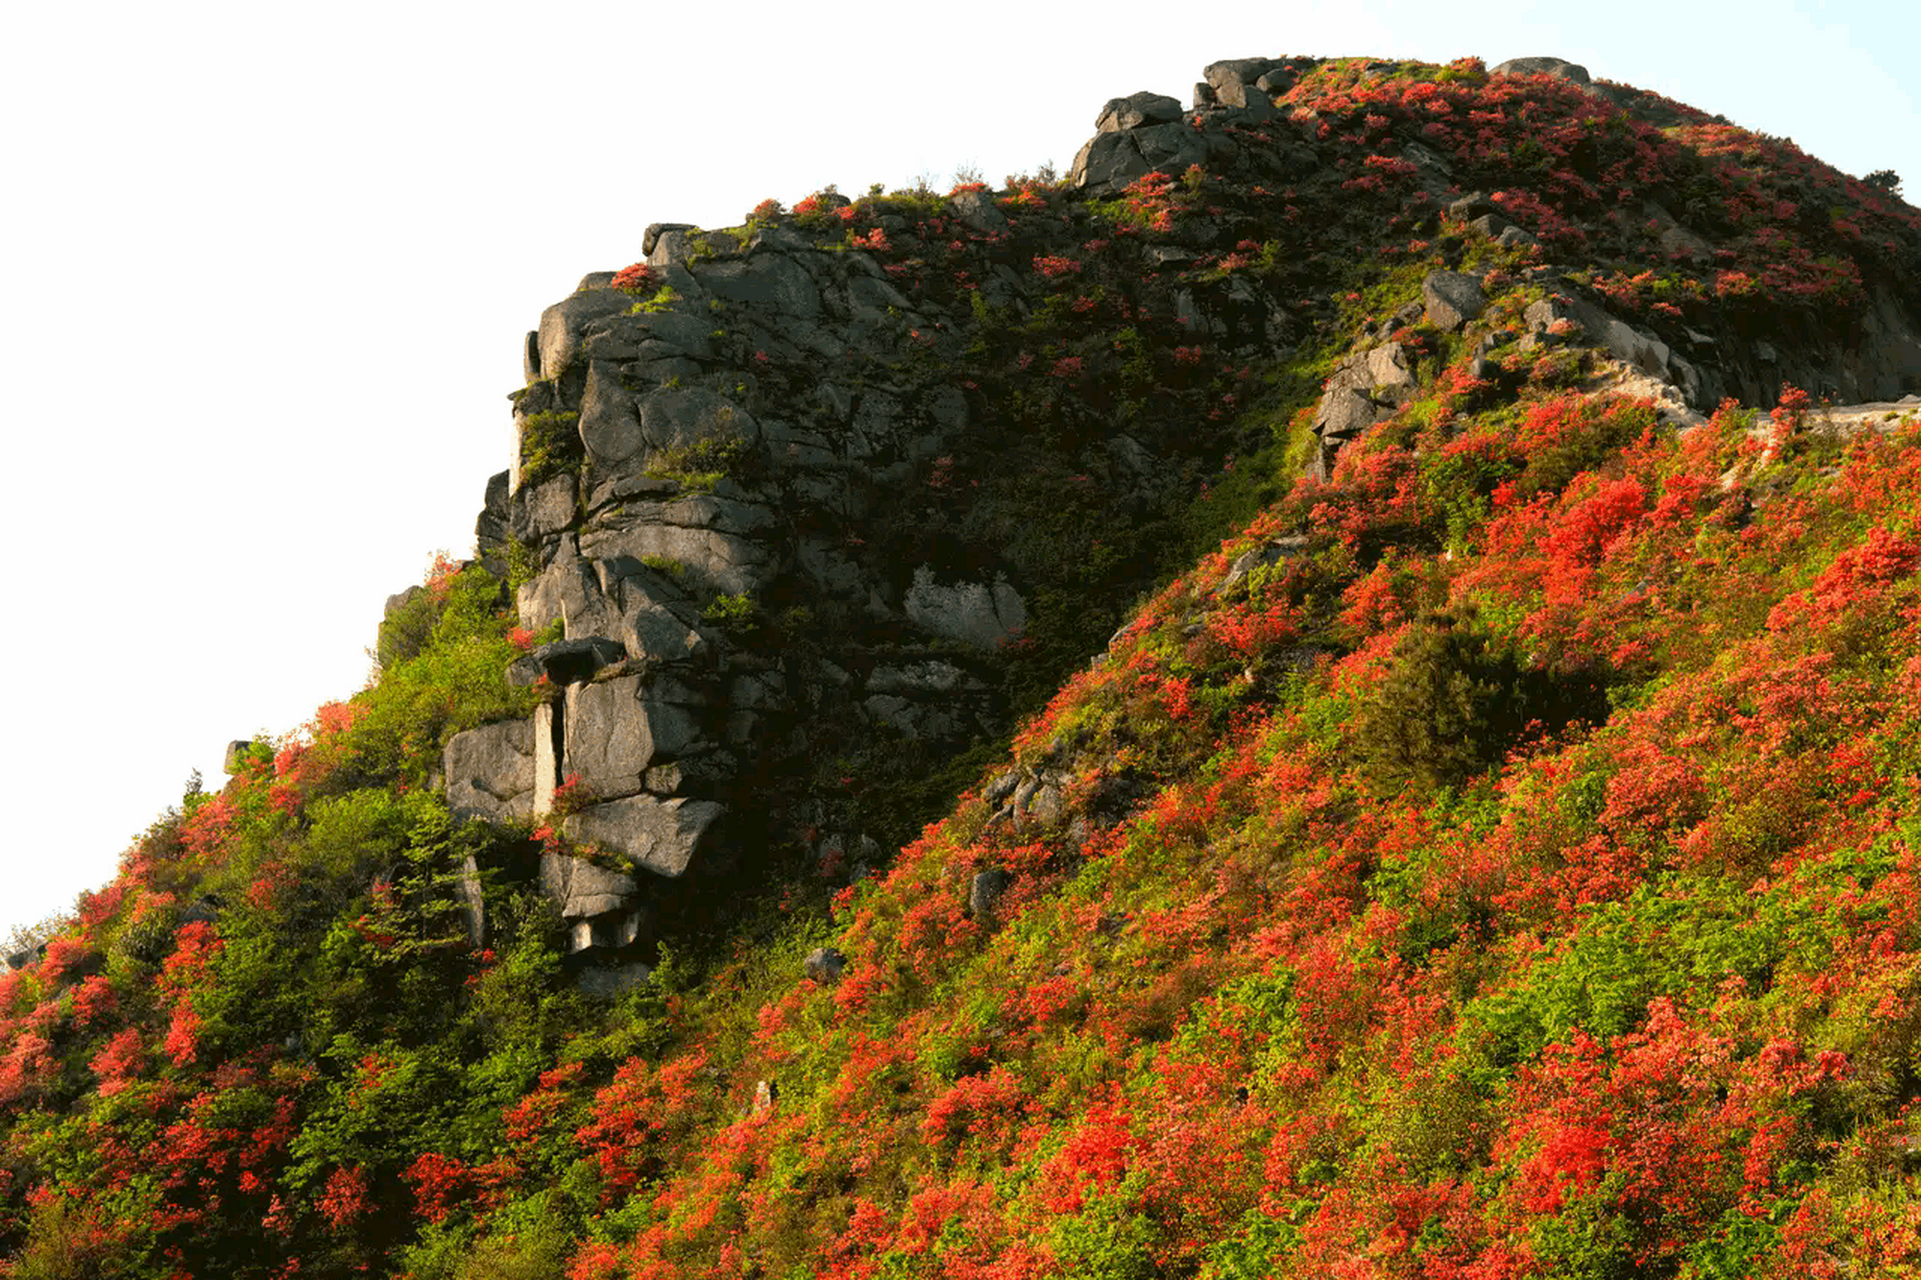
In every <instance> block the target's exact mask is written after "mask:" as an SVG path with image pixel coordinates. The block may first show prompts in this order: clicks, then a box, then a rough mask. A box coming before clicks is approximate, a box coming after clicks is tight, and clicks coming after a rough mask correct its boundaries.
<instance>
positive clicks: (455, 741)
mask: <svg viewBox="0 0 1921 1280" xmlns="http://www.w3.org/2000/svg"><path fill="white" fill-rule="evenodd" d="M441 768H442V770H443V771H444V773H445V775H446V779H447V808H448V809H449V810H451V811H452V813H453V816H454V818H455V820H456V821H461V820H465V819H467V818H484V819H486V820H487V821H489V822H506V821H510V820H512V819H515V818H526V817H529V816H531V815H532V813H533V796H534V741H533V730H532V727H531V726H530V725H529V724H528V722H527V721H525V720H502V721H500V722H498V723H496V724H488V725H482V726H481V727H480V728H478V729H469V730H467V731H466V732H464V733H457V734H455V735H454V736H453V737H452V738H450V739H448V740H447V746H446V749H445V750H444V751H443V752H442V753H441Z"/></svg>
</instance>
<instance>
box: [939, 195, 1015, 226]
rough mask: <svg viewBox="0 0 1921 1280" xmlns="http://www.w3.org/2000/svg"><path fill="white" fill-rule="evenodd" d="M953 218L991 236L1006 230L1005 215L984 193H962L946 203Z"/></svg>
mask: <svg viewBox="0 0 1921 1280" xmlns="http://www.w3.org/2000/svg"><path fill="white" fill-rule="evenodd" d="M948 204H949V207H951V208H952V209H953V211H954V216H955V217H956V218H959V219H960V220H961V221H962V222H964V223H966V224H967V225H968V226H970V227H972V228H973V229H974V230H976V231H978V232H980V233H981V234H982V235H993V234H994V233H996V232H999V231H1005V230H1007V215H1006V214H1004V213H1002V212H1001V211H1000V206H999V205H997V204H995V203H994V197H993V195H992V194H991V193H990V192H986V191H963V192H961V193H960V194H959V195H957V196H955V197H954V198H953V199H952V200H950V201H949V202H948Z"/></svg>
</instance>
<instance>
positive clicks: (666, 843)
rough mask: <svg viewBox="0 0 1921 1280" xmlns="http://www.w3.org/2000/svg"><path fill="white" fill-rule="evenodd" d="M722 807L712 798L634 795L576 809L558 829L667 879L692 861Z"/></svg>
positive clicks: (682, 870) (681, 872)
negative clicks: (578, 810) (663, 797)
mask: <svg viewBox="0 0 1921 1280" xmlns="http://www.w3.org/2000/svg"><path fill="white" fill-rule="evenodd" d="M724 812H726V810H725V809H724V808H723V807H722V806H721V805H720V804H717V803H716V802H714V801H712V800H689V799H686V798H684V797H677V798H675V799H671V800H661V799H657V798H656V797H654V796H646V795H637V796H628V797H626V798H624V799H620V800H611V801H608V802H607V803H605V804H597V805H591V806H589V807H588V808H585V809H582V810H581V811H580V812H579V813H576V814H574V815H573V816H572V817H569V818H567V819H566V820H565V822H564V823H563V824H562V830H563V831H564V832H565V834H566V836H567V838H568V839H570V840H576V841H580V842H582V843H587V844H593V845H597V846H599V847H600V848H602V849H605V850H608V851H610V852H617V853H622V854H625V855H626V856H627V857H629V858H632V859H633V860H634V863H635V865H637V866H640V867H644V868H646V869H647V870H649V871H651V872H653V873H654V874H655V875H661V876H667V877H669V878H672V877H676V876H679V875H681V874H683V873H684V872H685V871H686V870H687V868H688V866H689V865H691V864H692V862H693V860H694V857H695V855H696V853H697V852H698V851H699V849H700V847H701V844H702V841H703V840H705V839H706V838H707V836H708V834H709V833H710V832H711V831H712V830H713V828H714V824H715V823H716V822H717V821H718V820H719V818H720V816H721V814H723V813H724Z"/></svg>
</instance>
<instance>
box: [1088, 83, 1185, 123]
mask: <svg viewBox="0 0 1921 1280" xmlns="http://www.w3.org/2000/svg"><path fill="white" fill-rule="evenodd" d="M1181 114H1182V113H1181V104H1180V100H1179V99H1178V98H1170V97H1168V96H1167V95H1166V94H1164V93H1152V92H1149V91H1148V90H1146V89H1143V90H1141V91H1140V92H1139V93H1133V94H1129V95H1128V96H1127V97H1125V98H1111V99H1109V100H1108V103H1107V105H1106V106H1104V107H1102V108H1101V113H1100V115H1099V116H1098V117H1096V118H1095V120H1094V128H1095V130H1096V131H1097V132H1099V133H1118V132H1119V131H1121V130H1123V129H1138V128H1140V127H1141V126H1142V125H1148V124H1170V123H1172V122H1174V121H1177V120H1179V119H1180V118H1181Z"/></svg>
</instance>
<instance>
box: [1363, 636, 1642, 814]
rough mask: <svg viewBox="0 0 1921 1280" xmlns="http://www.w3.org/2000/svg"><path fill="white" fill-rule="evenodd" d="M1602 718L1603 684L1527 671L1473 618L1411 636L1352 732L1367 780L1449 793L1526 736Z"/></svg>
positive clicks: (1578, 676)
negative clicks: (1448, 790) (1436, 788)
mask: <svg viewBox="0 0 1921 1280" xmlns="http://www.w3.org/2000/svg"><path fill="white" fill-rule="evenodd" d="M1606 713H1607V696H1606V687H1605V685H1604V683H1603V682H1602V681H1601V680H1599V679H1597V678H1595V677H1594V676H1591V675H1586V674H1573V675H1569V676H1562V677H1557V676H1556V675H1554V674H1552V673H1550V672H1547V671H1544V670H1540V669H1538V668H1535V667H1533V666H1530V665H1529V664H1528V663H1527V662H1526V661H1525V660H1524V659H1523V658H1522V656H1521V654H1520V653H1518V652H1517V651H1516V649H1515V646H1514V645H1513V643H1512V642H1511V641H1509V640H1506V639H1505V638H1503V637H1501V636H1499V635H1497V634H1496V633H1495V632H1494V631H1493V630H1492V629H1490V628H1489V627H1487V626H1486V625H1485V624H1484V623H1482V622H1481V621H1480V620H1479V618H1478V617H1476V616H1474V615H1472V614H1468V615H1466V616H1451V615H1447V614H1439V615H1435V616H1434V617H1431V618H1429V619H1427V620H1426V621H1424V622H1421V623H1419V624H1417V625H1415V626H1414V627H1413V628H1411V629H1410V630H1409V632H1408V634H1407V635H1406V637H1405V638H1404V639H1403V640H1402V641H1401V643H1400V644H1399V646H1397V648H1396V649H1395V651H1394V655H1393V657H1392V659H1391V660H1390V663H1389V667H1388V672H1387V676H1386V678H1385V679H1384V680H1383V681H1382V684H1381V686H1380V688H1379V689H1378V690H1377V691H1376V692H1375V694H1374V696H1373V697H1372V698H1370V699H1368V700H1367V701H1366V702H1365V703H1364V705H1363V707H1362V709H1361V714H1360V719H1359V723H1358V725H1357V727H1356V742H1357V747H1358V751H1359V754H1360V756H1361V760H1362V763H1363V766H1364V768H1365V770H1366V772H1367V773H1368V774H1369V775H1371V777H1372V779H1373V780H1374V782H1375V783H1376V784H1377V785H1379V786H1380V787H1382V788H1383V789H1384V790H1394V789H1397V788H1398V787H1400V786H1401V785H1403V784H1406V783H1409V782H1415V783H1421V784H1425V785H1427V786H1433V787H1443V786H1446V787H1451V786H1457V785H1459V784H1460V783H1462V782H1465V781H1466V780H1467V779H1469V778H1471V777H1473V776H1474V775H1475V774H1478V773H1480V772H1482V771H1483V770H1485V769H1487V768H1490V767H1491V766H1493V765H1495V764H1498V763H1499V762H1500V761H1501V760H1502V759H1503V758H1504V757H1505V756H1506V755H1507V753H1508V751H1509V749H1511V748H1512V747H1513V746H1514V745H1515V744H1516V743H1518V742H1519V741H1521V739H1522V738H1523V737H1524V736H1525V735H1526V734H1528V733H1529V732H1530V731H1536V730H1546V731H1553V730H1557V729H1560V728H1562V727H1563V726H1565V725H1567V724H1568V723H1569V722H1571V721H1574V720H1580V719H1597V720H1598V719H1600V718H1602V717H1604V716H1605V715H1606Z"/></svg>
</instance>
